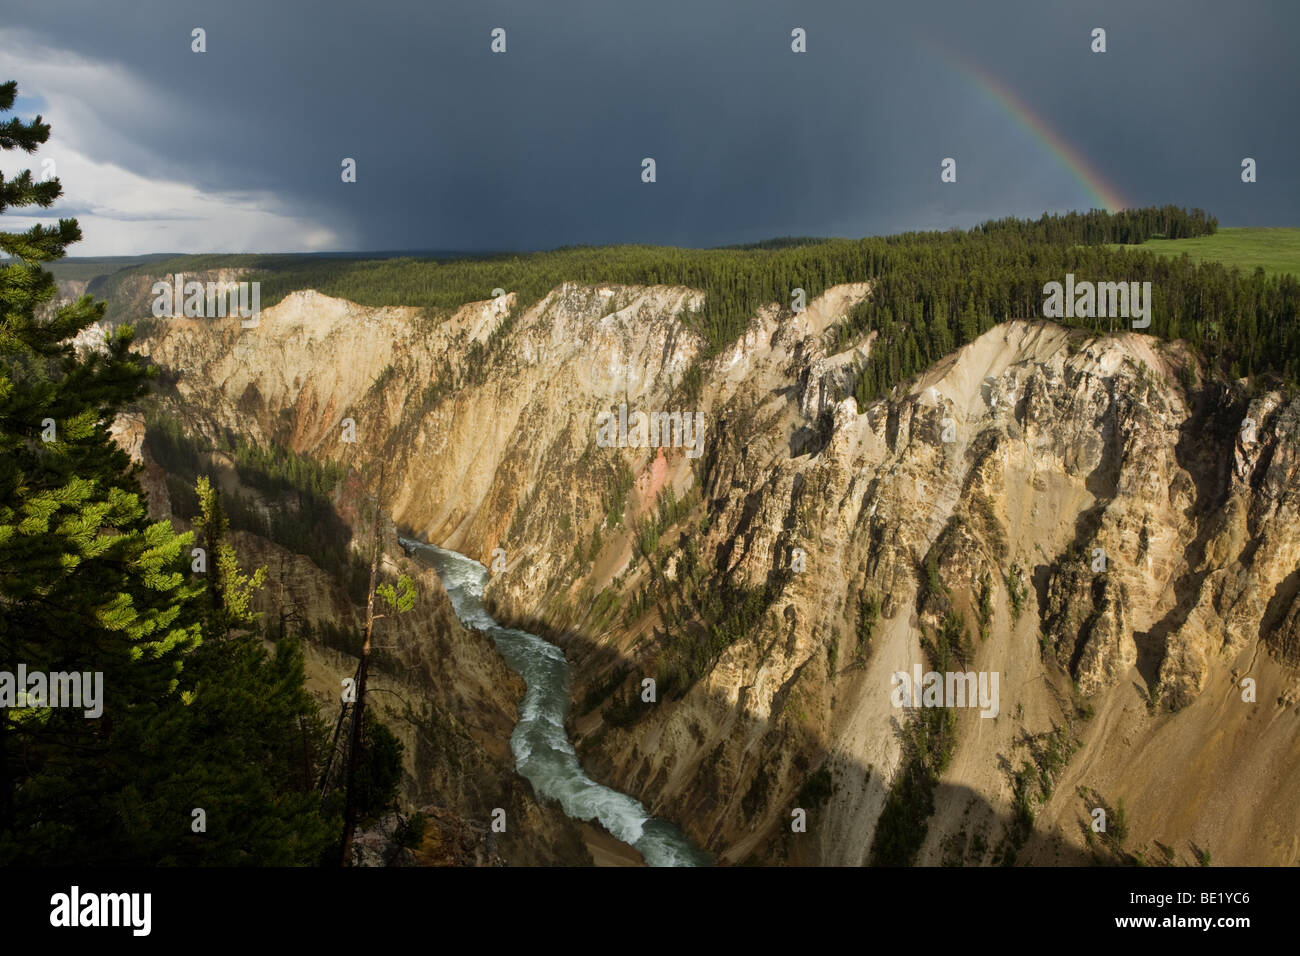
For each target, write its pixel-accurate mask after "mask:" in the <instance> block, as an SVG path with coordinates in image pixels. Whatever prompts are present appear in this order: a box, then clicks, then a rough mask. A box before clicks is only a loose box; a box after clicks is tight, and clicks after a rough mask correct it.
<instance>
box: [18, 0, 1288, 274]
mask: <svg viewBox="0 0 1300 956" xmlns="http://www.w3.org/2000/svg"><path fill="white" fill-rule="evenodd" d="M195 27H201V28H203V29H204V30H205V31H206V46H207V52H205V53H195V52H192V50H191V44H192V40H191V31H192V30H193V29H194V28H195ZM497 27H501V28H503V29H505V31H506V52H505V53H500V54H494V53H493V52H491V49H490V46H491V41H492V38H491V32H492V30H493V29H494V28H497ZM796 27H798V28H802V29H804V30H805V31H806V35H807V41H806V42H807V52H806V53H794V52H792V50H791V31H792V30H793V29H794V28H796ZM1096 27H1101V28H1104V29H1105V30H1106V47H1107V49H1106V52H1105V53H1093V52H1092V51H1091V49H1090V46H1091V44H1092V37H1091V33H1092V30H1093V29H1094V28H1096ZM1298 29H1300V4H1298V3H1296V2H1294V0H1277V2H1264V0H1239V2H1225V0H1144V2H1142V3H1133V2H1131V0H1092V2H1078V0H1056V2H1053V0H1010V2H1008V0H988V2H970V0H910V2H902V0H897V2H894V0H887V2H870V3H868V2H863V0H805V2H795V0H785V2H778V0H646V2H640V3H632V2H627V0H524V2H515V0H453V2H442V0H366V2H344V0H312V2H307V0H297V2H268V0H220V2H210V3H209V2H197V0H132V2H124V0H115V2H105V0H84V2H64V0H44V2H41V3H36V4H31V3H29V4H25V5H23V6H22V7H20V8H18V9H12V8H11V9H9V10H7V11H6V13H5V15H4V17H3V18H0V80H5V79H15V80H17V81H18V84H19V92H20V98H19V100H18V103H17V110H16V111H17V113H18V114H19V115H20V116H24V117H30V116H31V115H33V114H35V113H38V112H39V113H41V114H43V115H44V117H45V119H46V120H47V121H49V122H50V123H51V124H52V126H53V133H52V135H51V138H50V142H49V143H48V144H47V145H46V146H45V147H44V148H43V149H42V150H40V151H39V152H38V153H37V154H35V155H34V156H33V157H30V158H29V157H26V156H24V155H22V154H18V153H16V152H9V153H6V154H4V155H3V156H0V170H2V171H3V172H5V173H6V174H7V175H8V174H12V173H13V172H14V171H16V170H18V169H22V168H28V167H31V168H33V170H34V171H36V172H39V171H40V169H41V166H40V164H41V162H42V160H43V159H47V158H48V159H53V160H54V163H55V166H54V169H55V172H56V173H57V175H58V176H59V177H60V179H61V180H62V182H63V184H64V193H65V195H64V198H63V200H62V201H61V202H60V203H59V204H58V205H56V206H55V207H54V208H53V209H51V210H50V211H49V215H51V216H76V217H77V218H78V220H79V221H80V223H81V226H82V230H83V232H84V234H85V240H84V241H83V242H82V243H80V244H78V245H77V246H75V247H73V249H72V250H70V251H71V253H72V254H76V255H117V254H133V253H144V252H156V251H174V252H205V251H218V252H270V251H317V250H335V251H337V250H351V251H363V250H370V251H378V250H399V249H410V250H433V249H441V250H448V249H458V250H491V249H519V250H523V249H538V248H553V247H555V246H560V245H566V244H572V243H609V242H645V243H665V244H674V245H686V246H712V245H720V244H727V243H736V242H748V241H755V240H758V239H763V238H768V237H773V236H790V235H839V236H862V235H876V234H884V233H890V232H898V231H903V230H908V229H931V228H948V227H952V226H958V227H966V226H970V225H973V224H975V223H977V222H980V221H982V220H984V219H988V218H993V217H999V216H1005V215H1019V216H1037V215H1039V214H1041V213H1042V212H1044V211H1065V210H1069V209H1087V208H1089V207H1092V206H1097V205H1100V204H1102V202H1103V201H1115V200H1118V201H1122V202H1123V203H1125V204H1127V205H1130V206H1141V205H1152V204H1163V203H1176V204H1178V205H1184V206H1200V207H1202V208H1205V209H1208V210H1209V211H1211V212H1212V213H1214V214H1215V215H1217V216H1218V217H1219V220H1220V222H1221V223H1222V224H1224V225H1290V226H1296V225H1300V174H1298V173H1297V172H1296V169H1297V164H1300V123H1297V114H1298V113H1300V109H1297V102H1300V100H1298V98H1297V95H1296V94H1297V91H1298V90H1300V66H1298V65H1297V59H1296V57H1295V55H1294V38H1295V36H1296V35H1297V32H1298ZM999 89H1000V90H1001V91H1002V92H1001V93H999V92H998V90H999ZM1006 94H1009V95H1006ZM1247 156H1249V157H1252V158H1254V159H1255V160H1256V162H1257V164H1258V181H1257V182H1256V183H1254V184H1244V183H1242V182H1241V161H1242V158H1243V157H1247ZM344 157H352V158H354V159H355V160H356V162H357V181H356V182H355V183H344V182H342V181H341V177H340V172H341V166H340V164H341V162H342V160H343V158H344ZM646 157H652V158H653V159H654V160H655V163H656V177H657V181H656V182H654V183H643V182H642V160H643V159H644V158H646ZM945 157H952V158H954V159H956V161H957V182H956V183H941V182H940V162H941V160H943V159H944V158H945ZM34 221H36V220H35V219H30V218H24V217H22V216H19V215H17V214H16V211H10V212H9V213H7V214H6V215H5V217H4V220H3V222H0V225H2V226H3V227H4V228H7V229H16V228H20V227H23V226H26V225H29V224H31V223H32V222H34Z"/></svg>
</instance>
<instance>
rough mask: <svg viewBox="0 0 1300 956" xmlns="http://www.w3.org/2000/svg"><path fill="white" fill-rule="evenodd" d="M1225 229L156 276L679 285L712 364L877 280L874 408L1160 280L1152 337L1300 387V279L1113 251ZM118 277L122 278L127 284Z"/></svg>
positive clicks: (627, 249)
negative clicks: (777, 320)
mask: <svg viewBox="0 0 1300 956" xmlns="http://www.w3.org/2000/svg"><path fill="white" fill-rule="evenodd" d="M1217 227H1218V223H1217V221H1216V220H1215V219H1214V218H1213V217H1212V216H1209V215H1207V214H1206V213H1205V212H1204V211H1202V210H1199V209H1192V210H1186V209H1181V208H1178V207H1174V206H1164V207H1161V208H1154V207H1152V208H1144V209H1128V210H1123V211H1120V212H1115V213H1110V212H1104V211H1099V210H1093V211H1091V212H1087V213H1068V214H1065V215H1044V216H1042V217H1041V218H1039V219H1037V220H1029V221H1027V220H1020V219H1000V220H995V221H991V222H987V223H984V224H982V225H980V226H976V227H975V228H973V229H970V230H967V231H962V230H950V231H947V232H910V233H903V234H899V235H894V236H886V237H872V238H867V239H858V240H849V239H829V240H814V239H791V240H773V241H769V242H765V243H758V244H754V245H749V246H735V247H729V248H720V249H677V248H671V247H658V246H632V245H626V246H603V247H597V246H578V247H567V248H562V249H557V250H553V251H548V252H536V253H528V254H503V255H495V256H487V257H481V258H462V259H450V260H444V261H433V260H421V259H407V258H402V259H383V260H351V259H347V260H345V259H336V258H313V257H304V256H189V257H183V258H180V259H177V260H172V261H169V262H165V263H160V264H154V265H152V266H150V267H147V268H148V270H149V271H150V273H151V274H152V273H159V274H161V273H165V272H169V271H188V272H191V273H192V272H196V271H199V270H202V269H210V268H218V267H221V268H234V269H240V270H247V276H248V277H249V278H256V279H258V280H260V281H261V282H262V302H263V303H264V305H271V304H274V303H275V302H277V301H279V300H280V299H282V298H283V297H284V296H285V295H287V294H288V293H290V292H292V291H294V290H297V289H307V288H311V289H317V290H319V291H321V292H323V293H325V294H327V295H333V296H338V297H341V298H345V299H349V300H351V301H354V302H358V303H360V304H363V305H372V306H379V305H405V306H416V307H424V308H426V309H428V310H430V311H431V312H432V313H434V314H441V313H443V312H445V311H446V310H450V309H453V308H456V307H458V306H460V305H463V304H464V303H466V302H471V301H479V300H483V299H488V298H490V297H491V296H492V294H493V291H494V290H497V289H502V290H505V291H509V292H514V293H516V294H517V296H518V297H519V304H520V305H524V306H526V305H529V304H532V303H534V302H536V301H538V300H539V299H540V298H541V297H542V296H544V295H545V294H546V293H547V292H548V291H549V290H551V289H553V288H554V287H555V286H557V285H559V284H560V283H562V282H566V281H571V282H581V283H593V284H596V283H627V284H636V285H651V284H670V285H683V286H688V287H691V288H695V289H699V290H702V291H703V292H704V293H705V299H704V305H703V307H702V308H701V309H700V310H699V311H698V312H694V313H691V314H688V315H686V316H685V317H684V321H685V322H686V323H688V324H689V325H691V326H692V327H694V328H696V329H697V330H698V331H699V332H700V333H701V334H702V335H703V336H704V337H705V339H706V340H707V348H706V357H707V356H708V355H712V354H716V353H717V352H718V351H720V350H722V349H723V348H725V347H726V346H727V345H729V344H730V343H731V342H733V341H735V339H736V338H737V337H738V336H739V335H741V334H742V333H743V332H744V330H745V328H746V327H747V325H748V323H749V321H750V320H751V319H752V318H753V316H754V315H755V313H756V312H757V311H758V309H759V308H761V307H763V306H767V305H770V304H771V303H774V302H775V303H780V304H781V305H782V306H783V307H785V308H787V309H789V308H791V307H792V305H793V304H794V301H795V300H794V290H795V289H796V288H798V289H803V290H804V294H805V297H806V299H808V300H811V299H812V298H813V297H815V296H817V295H819V294H820V293H821V292H823V291H825V290H826V289H827V288H829V287H830V286H833V285H837V284H840V283H845V282H864V281H869V282H871V283H872V294H871V295H870V297H868V298H867V299H866V300H865V301H864V302H863V303H862V304H861V305H860V306H858V307H857V308H856V309H855V310H853V312H852V313H851V315H850V316H848V319H847V321H845V322H844V323H841V324H840V325H839V326H838V327H837V329H836V332H835V335H836V341H835V345H836V346H837V347H839V348H841V349H842V348H847V347H849V346H851V345H853V344H855V343H856V342H858V341H860V340H861V338H862V337H863V336H864V335H865V334H867V333H869V332H872V331H875V332H878V333H879V335H880V338H879V340H878V341H877V343H876V344H875V346H874V347H873V350H872V358H871V361H870V362H869V363H868V364H867V365H866V366H865V367H864V368H863V369H862V375H861V381H860V382H859V384H858V387H857V394H858V397H859V399H860V400H863V401H866V400H870V399H872V398H875V397H877V396H879V395H880V394H882V393H883V392H884V391H887V390H888V389H889V388H891V387H893V386H894V385H896V384H898V383H899V382H901V381H905V380H906V379H907V378H909V377H910V376H912V375H914V374H916V373H917V372H919V371H921V370H922V369H924V368H926V367H927V366H928V365H930V364H931V363H932V362H934V361H936V360H938V359H940V358H942V357H943V356H944V355H946V354H948V353H949V352H951V351H952V350H953V349H954V348H957V347H958V346H961V345H963V344H965V343H966V342H969V341H971V340H972V339H973V338H975V337H976V336H978V335H979V334H980V333H982V332H985V331H987V330H988V329H989V328H991V327H992V326H993V325H994V324H996V323H998V322H1003V321H1006V320H1008V319H1013V318H1022V319H1033V318H1038V317H1040V316H1041V311H1042V302H1043V286H1044V284H1045V283H1047V282H1052V281H1055V282H1061V281H1063V280H1064V278H1065V275H1066V274H1067V273H1073V274H1074V275H1075V276H1076V278H1077V279H1078V280H1080V281H1095V282H1121V281H1138V282H1151V283H1152V292H1153V298H1154V302H1153V304H1152V306H1153V308H1152V316H1151V325H1150V327H1149V328H1148V329H1147V330H1146V331H1147V332H1148V333H1149V334H1153V335H1159V336H1161V337H1164V338H1170V339H1173V338H1182V339H1186V340H1187V341H1188V342H1189V343H1190V344H1191V345H1192V346H1193V347H1194V348H1196V349H1197V350H1198V351H1199V352H1200V354H1201V355H1202V356H1203V357H1204V359H1205V360H1206V361H1207V363H1208V367H1209V369H1210V370H1211V372H1212V373H1214V374H1219V375H1224V376H1229V377H1232V378H1240V377H1243V376H1248V377H1252V378H1253V377H1257V376H1262V377H1263V381H1264V384H1269V385H1272V384H1275V383H1281V384H1286V385H1295V384H1297V383H1300V326H1298V325H1297V323H1296V321H1295V320H1296V317H1297V316H1296V312H1297V303H1298V302H1300V283H1298V282H1297V279H1296V278H1295V277H1294V276H1290V275H1281V276H1272V277H1269V276H1265V275H1264V274H1263V273H1262V271H1259V270H1256V271H1254V272H1252V273H1242V272H1241V271H1239V270H1235V269H1228V268H1225V267H1224V266H1222V265H1219V264H1216V263H1203V264H1200V265H1196V264H1193V263H1191V262H1189V261H1187V260H1186V259H1169V258H1165V257H1161V256H1157V255H1155V254H1152V253H1149V252H1145V251H1143V250H1141V249H1128V248H1121V249H1114V248H1107V245H1108V244H1116V243H1119V244H1128V245H1132V244H1136V243H1141V242H1143V241H1145V240H1147V239H1151V238H1157V237H1165V238H1187V237H1193V236H1203V235H1210V234H1213V233H1214V232H1215V230H1216V229H1217ZM111 281H112V282H120V281H121V274H119V275H118V276H115V277H112V279H111ZM516 314H517V312H516ZM147 321H148V320H146V322H147ZM1059 321H1063V322H1065V323H1066V324H1070V325H1074V326H1078V327H1082V328H1088V329H1091V330H1093V331H1098V332H1107V331H1118V330H1120V329H1123V328H1126V327H1128V326H1127V322H1126V321H1125V320H1124V319H1122V318H1116V317H1113V316H1099V317H1093V318H1069V319H1063V320H1059ZM503 334H505V333H504V332H503Z"/></svg>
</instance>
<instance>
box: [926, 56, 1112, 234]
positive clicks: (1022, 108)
mask: <svg viewBox="0 0 1300 956" xmlns="http://www.w3.org/2000/svg"><path fill="white" fill-rule="evenodd" d="M931 45H932V46H934V47H935V48H936V49H937V50H939V51H940V52H941V53H942V54H943V57H944V59H945V60H946V61H947V63H948V64H949V65H950V66H953V67H955V68H957V69H958V70H960V71H961V72H962V73H963V74H965V75H966V76H967V77H968V78H969V79H971V80H972V81H974V83H975V85H976V87H978V88H979V89H980V90H981V91H982V92H983V93H984V94H985V95H986V96H987V97H988V98H989V99H990V100H992V101H993V102H994V103H995V104H996V105H997V106H999V107H1000V108H1001V109H1002V111H1003V112H1005V113H1006V114H1007V115H1008V116H1010V117H1011V118H1012V119H1014V120H1015V121H1016V122H1017V123H1018V124H1019V125H1020V126H1021V127H1023V128H1024V129H1025V130H1026V131H1027V132H1028V133H1029V134H1030V135H1031V136H1033V137H1034V138H1035V139H1037V140H1038V141H1039V142H1040V143H1042V144H1043V145H1044V146H1045V147H1047V149H1048V150H1050V151H1051V152H1052V153H1054V154H1055V155H1056V157H1057V158H1058V159H1059V160H1060V161H1061V162H1062V164H1064V166H1065V167H1066V168H1067V169H1068V170H1069V171H1070V173H1071V175H1073V176H1074V178H1075V179H1076V180H1077V181H1078V183H1079V185H1080V186H1082V187H1083V188H1084V189H1085V190H1087V191H1088V194H1089V195H1091V196H1092V198H1093V200H1094V201H1095V202H1096V203H1097V206H1098V208H1100V209H1106V210H1109V211H1111V212H1117V211H1119V210H1120V209H1125V208H1127V207H1128V206H1129V203H1128V202H1127V201H1126V200H1125V199H1124V198H1123V196H1121V195H1120V192H1119V190H1118V189H1116V188H1115V187H1114V186H1112V185H1111V184H1109V183H1108V182H1107V181H1106V180H1105V179H1104V178H1103V177H1102V175H1101V173H1099V172H1097V170H1096V169H1094V168H1093V167H1092V165H1091V164H1089V162H1088V160H1087V158H1086V157H1084V156H1083V154H1082V153H1080V152H1079V151H1078V150H1077V149H1075V148H1074V147H1073V146H1071V145H1070V144H1069V143H1067V142H1066V141H1065V139H1064V137H1062V136H1061V134H1060V133H1058V132H1056V130H1054V129H1052V127H1051V126H1049V125H1048V124H1047V122H1046V121H1045V120H1044V119H1043V118H1042V117H1041V116H1039V115H1038V114H1037V113H1035V112H1034V111H1033V109H1031V108H1030V107H1029V105H1028V104H1027V103H1026V102H1025V101H1024V100H1022V99H1021V98H1020V97H1019V96H1018V95H1017V94H1016V92H1015V90H1013V89H1011V88H1010V87H1008V86H1007V85H1006V84H1005V83H1003V82H1002V81H1001V80H999V79H998V78H997V77H996V76H994V75H993V74H992V73H990V72H989V71H988V70H986V69H983V68H982V67H980V66H978V65H976V64H974V63H971V62H970V61H969V60H967V59H965V58H964V57H962V56H961V54H959V53H957V52H956V51H954V50H952V49H949V48H947V47H944V46H940V45H939V44H937V43H933V42H932V43H931Z"/></svg>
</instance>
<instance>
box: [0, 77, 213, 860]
mask: <svg viewBox="0 0 1300 956" xmlns="http://www.w3.org/2000/svg"><path fill="white" fill-rule="evenodd" d="M16 94H17V84H16V83H14V82H9V83H5V84H3V85H0V113H3V112H8V111H10V110H12V108H13V104H14V99H15V96H16ZM49 131H50V127H49V125H48V124H46V123H43V122H42V121H41V118H40V117H39V116H38V117H36V118H35V119H34V120H32V121H31V122H26V123H25V122H23V121H21V120H20V119H18V118H16V117H15V118H12V119H10V120H9V121H8V122H7V123H4V124H3V125H0V148H4V149H21V150H24V151H26V152H32V151H34V150H35V149H36V148H37V147H39V146H40V144H42V143H44V142H45V141H46V139H47V137H48V136H49ZM60 192H61V187H60V184H59V181H58V180H57V179H50V180H48V181H45V182H36V181H34V180H33V178H32V176H31V173H30V171H24V172H22V173H20V174H19V175H17V176H16V177H14V178H12V179H10V180H8V181H5V180H4V179H3V177H0V213H3V212H4V211H6V210H8V209H10V208H21V207H25V206H33V205H35V206H41V207H48V206H50V205H51V204H52V203H53V202H54V200H55V199H57V198H58V196H59V195H60ZM80 238H81V232H80V230H79V229H78V227H77V223H76V221H75V220H73V219H60V220H59V221H58V224H57V225H56V226H41V225H37V226H33V227H32V228H30V229H28V230H27V231H25V232H22V233H13V232H0V250H3V251H4V252H5V253H6V254H7V255H8V256H9V259H8V261H7V262H6V263H5V264H4V265H3V266H2V267H0V609H2V610H0V681H3V680H4V676H3V675H4V674H5V673H6V672H7V673H8V674H14V673H15V672H16V671H17V669H18V665H19V664H24V665H26V668H27V671H28V672H29V673H30V672H42V673H46V672H72V671H75V672H78V673H81V674H83V675H96V674H102V698H103V699H102V701H101V702H100V703H101V704H102V708H103V712H102V715H100V716H99V717H97V718H87V717H86V716H84V712H83V710H81V709H73V708H68V707H61V708H51V707H13V706H12V703H11V705H10V706H9V707H7V708H5V709H0V862H3V861H9V860H23V859H29V860H35V861H40V862H47V863H48V862H57V861H60V860H73V859H78V858H80V857H81V856H82V854H83V852H84V851H85V849H86V845H85V840H86V839H87V837H88V835H90V834H94V833H110V832H112V831H113V830H114V829H115V828H116V827H118V826H119V825H120V824H121V823H123V822H124V821H123V820H122V818H121V814H122V812H123V809H124V808H123V806H122V804H121V803H120V801H118V800H116V799H115V797H117V796H120V795H121V793H122V792H123V791H124V790H125V789H126V788H127V787H128V786H129V785H130V780H131V773H130V767H131V765H132V764H134V763H135V762H136V761H137V759H138V755H137V754H135V753H133V752H132V751H131V749H130V747H131V744H130V743H129V742H128V738H129V737H130V736H131V735H130V734H128V733H125V732H124V731H125V730H126V729H127V728H129V727H130V726H132V725H133V724H135V723H138V722H141V721H148V720H150V719H152V718H153V717H154V716H155V715H156V714H158V713H159V712H160V711H162V710H165V709H166V708H168V707H169V706H173V705H175V704H176V703H178V701H179V690H180V678H181V671H182V664H183V662H184V660H185V658H186V656H187V655H188V654H189V653H190V652H191V651H192V650H193V649H194V647H195V646H196V645H197V644H198V642H199V640H200V630H199V618H198V613H197V612H198V598H199V595H200V593H201V590H202V585H201V583H192V582H190V581H188V580H187V574H186V571H187V570H188V568H187V559H188V554H189V549H190V544H191V539H190V535H188V534H177V533H176V532H175V530H174V529H173V528H172V526H171V525H170V523H168V522H165V521H163V522H153V521H150V520H149V519H148V516H147V514H146V508H145V505H146V502H145V497H144V494H143V493H142V491H141V488H140V485H139V483H138V481H137V479H136V475H135V468H134V467H133V466H132V465H131V462H130V460H129V459H128V457H127V456H126V454H125V453H124V452H123V451H122V450H121V449H120V448H119V447H118V446H117V445H116V444H115V443H114V441H113V439H112V437H111V436H110V434H109V426H110V425H111V424H112V422H113V420H114V418H115V417H116V415H117V413H118V412H119V411H120V410H122V409H123V408H124V407H126V406H127V405H128V404H129V403H130V402H132V401H133V400H135V399H136V398H138V397H139V396H140V395H141V394H143V393H144V391H145V389H146V387H147V385H146V383H147V379H148V377H149V374H148V370H147V369H146V367H145V365H144V364H143V363H142V362H141V361H140V359H139V357H138V356H136V355H135V354H134V353H132V352H131V350H130V345H131V337H132V331H131V328H130V327H129V326H122V327H119V328H118V329H117V331H116V332H114V333H112V334H110V335H107V336H105V339H104V346H103V349H102V350H101V351H89V352H83V353H81V354H78V353H77V352H76V351H75V350H74V349H73V346H72V342H71V339H72V338H73V337H74V336H75V335H76V334H77V333H79V332H81V331H83V330H84V329H86V328H88V327H89V326H90V325H91V324H92V323H94V322H95V321H96V320H97V319H99V318H100V317H101V316H102V314H103V310H104V305H103V303H96V302H94V301H93V300H92V299H91V297H90V296H82V297H81V298H80V299H78V300H77V301H76V302H73V303H72V304H70V305H65V306H62V307H60V308H57V309H51V308H50V307H49V303H50V302H51V300H52V299H53V298H54V294H55V286H54V280H53V277H52V276H51V275H50V273H49V272H48V271H46V270H45V269H44V268H42V264H43V263H46V262H50V261H52V260H54V259H58V258H60V257H61V256H63V255H64V251H65V249H66V247H67V246H68V245H69V244H71V243H73V242H76V241H77V240H79V239H80ZM89 683H90V684H91V685H92V686H93V684H94V678H93V677H92V678H91V680H90V681H89ZM19 689H20V690H21V689H22V688H19ZM3 690H4V688H3V686H0V693H3Z"/></svg>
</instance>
